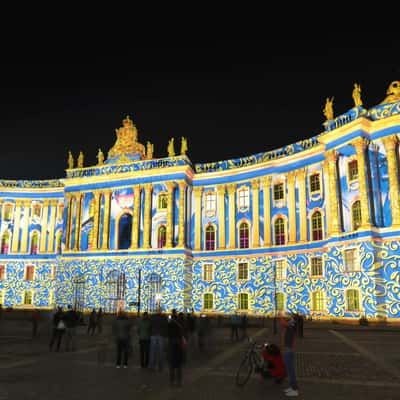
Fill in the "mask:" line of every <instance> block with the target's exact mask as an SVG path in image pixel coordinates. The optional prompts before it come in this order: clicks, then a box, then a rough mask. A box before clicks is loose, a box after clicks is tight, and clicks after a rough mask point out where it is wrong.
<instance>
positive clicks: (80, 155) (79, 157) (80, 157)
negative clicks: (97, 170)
mask: <svg viewBox="0 0 400 400" xmlns="http://www.w3.org/2000/svg"><path fill="white" fill-rule="evenodd" d="M78 168H83V153H82V152H81V151H80V152H79V156H78Z"/></svg>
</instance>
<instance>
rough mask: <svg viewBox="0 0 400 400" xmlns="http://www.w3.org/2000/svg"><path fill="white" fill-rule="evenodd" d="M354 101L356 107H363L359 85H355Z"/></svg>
mask: <svg viewBox="0 0 400 400" xmlns="http://www.w3.org/2000/svg"><path fill="white" fill-rule="evenodd" d="M353 101H354V107H361V106H362V105H363V102H362V100H361V86H360V85H359V84H357V83H355V84H354V89H353Z"/></svg>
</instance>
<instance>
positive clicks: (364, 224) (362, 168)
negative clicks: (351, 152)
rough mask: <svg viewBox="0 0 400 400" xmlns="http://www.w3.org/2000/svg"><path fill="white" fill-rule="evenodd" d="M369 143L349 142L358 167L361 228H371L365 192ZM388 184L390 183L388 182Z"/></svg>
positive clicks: (361, 139)
mask: <svg viewBox="0 0 400 400" xmlns="http://www.w3.org/2000/svg"><path fill="white" fill-rule="evenodd" d="M368 143H369V141H368V140H366V139H365V138H363V137H359V138H357V139H355V140H353V141H352V142H351V144H352V145H353V147H354V148H355V149H356V153H357V165H358V184H359V187H360V200H361V228H369V227H371V214H370V212H369V203H368V191H367V174H366V162H365V161H366V159H365V148H366V147H367V145H368ZM389 184H390V182H389Z"/></svg>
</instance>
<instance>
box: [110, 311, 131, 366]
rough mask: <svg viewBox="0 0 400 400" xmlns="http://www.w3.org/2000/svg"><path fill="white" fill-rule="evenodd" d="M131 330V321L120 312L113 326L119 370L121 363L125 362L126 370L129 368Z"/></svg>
mask: <svg viewBox="0 0 400 400" xmlns="http://www.w3.org/2000/svg"><path fill="white" fill-rule="evenodd" d="M131 328H132V323H131V321H130V320H129V319H128V317H127V316H126V314H125V312H123V311H120V312H119V313H118V315H117V317H116V319H115V320H114V322H113V324H112V333H113V336H114V339H115V345H116V350H117V356H116V364H115V366H116V367H117V368H121V362H123V366H124V368H128V358H129V342H130V339H131V333H130V331H131Z"/></svg>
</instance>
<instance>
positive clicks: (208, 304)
mask: <svg viewBox="0 0 400 400" xmlns="http://www.w3.org/2000/svg"><path fill="white" fill-rule="evenodd" d="M213 297H214V296H213V294H212V293H204V296H203V309H204V310H212V309H213V308H214V298H213Z"/></svg>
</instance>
